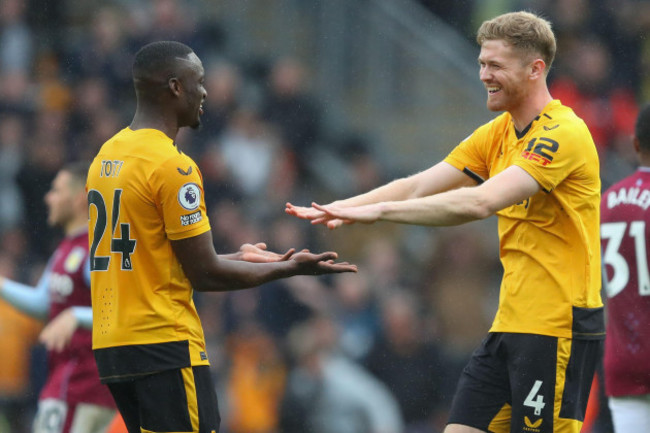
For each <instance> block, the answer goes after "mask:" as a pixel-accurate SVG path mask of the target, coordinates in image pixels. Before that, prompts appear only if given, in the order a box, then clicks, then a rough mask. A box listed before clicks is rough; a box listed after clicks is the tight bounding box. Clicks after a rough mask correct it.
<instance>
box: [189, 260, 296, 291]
mask: <svg viewBox="0 0 650 433" xmlns="http://www.w3.org/2000/svg"><path fill="white" fill-rule="evenodd" d="M295 274H296V272H295V265H294V264H293V263H292V262H290V261H284V262H273V263H250V262H245V261H239V260H228V259H224V256H219V264H218V269H217V268H212V269H211V270H209V269H206V270H204V271H202V272H198V273H197V274H196V275H193V276H190V275H188V277H189V278H190V281H191V282H192V286H193V287H194V289H196V290H198V291H201V292H229V291H233V290H241V289H247V288H250V287H256V286H259V285H261V284H264V283H267V282H269V281H273V280H277V279H279V278H284V277H290V276H293V275H295Z"/></svg>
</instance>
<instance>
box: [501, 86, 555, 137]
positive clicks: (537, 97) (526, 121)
mask: <svg viewBox="0 0 650 433" xmlns="http://www.w3.org/2000/svg"><path fill="white" fill-rule="evenodd" d="M552 100H553V97H552V96H551V94H550V93H549V91H548V88H547V87H546V86H544V88H543V89H540V90H538V91H537V92H535V93H534V94H532V95H530V96H529V97H528V99H526V101H525V102H524V103H522V104H520V105H519V106H518V107H516V108H515V109H513V110H508V111H509V112H510V115H511V116H512V120H513V122H514V124H515V128H516V129H517V131H523V130H524V129H525V128H526V127H527V126H528V125H530V123H531V122H532V121H533V120H535V118H536V117H537V116H538V115H539V113H541V112H542V110H543V109H544V107H546V105H548V103H549V102H551V101H552Z"/></svg>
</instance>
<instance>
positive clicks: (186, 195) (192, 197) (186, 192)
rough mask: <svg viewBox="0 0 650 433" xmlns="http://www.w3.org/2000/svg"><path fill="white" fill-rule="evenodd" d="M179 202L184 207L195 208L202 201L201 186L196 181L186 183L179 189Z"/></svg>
mask: <svg viewBox="0 0 650 433" xmlns="http://www.w3.org/2000/svg"><path fill="white" fill-rule="evenodd" d="M178 203H179V204H180V205H181V206H182V207H183V209H187V210H194V209H196V208H198V207H199V204H200V203H201V188H199V186H198V185H197V184H195V183H186V184H185V185H183V186H181V188H180V189H179V190H178Z"/></svg>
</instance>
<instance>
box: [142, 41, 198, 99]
mask: <svg viewBox="0 0 650 433" xmlns="http://www.w3.org/2000/svg"><path fill="white" fill-rule="evenodd" d="M193 52H194V51H193V50H192V49H191V48H190V47H188V46H187V45H185V44H182V43H180V42H175V41H159V42H153V43H151V44H148V45H145V46H144V47H142V48H141V49H140V50H139V51H138V52H137V53H136V55H135V60H134V62H133V82H134V84H135V87H136V90H143V89H142V87H143V86H146V85H148V84H164V83H166V82H167V80H168V79H169V78H172V77H175V76H177V75H178V71H177V68H178V64H179V60H187V58H188V56H189V55H190V54H192V53H193Z"/></svg>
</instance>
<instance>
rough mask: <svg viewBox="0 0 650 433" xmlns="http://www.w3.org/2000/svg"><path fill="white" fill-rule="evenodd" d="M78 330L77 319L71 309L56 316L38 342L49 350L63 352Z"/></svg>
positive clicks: (43, 331) (42, 332)
mask: <svg viewBox="0 0 650 433" xmlns="http://www.w3.org/2000/svg"><path fill="white" fill-rule="evenodd" d="M76 330H77V318H76V317H75V315H74V313H73V312H72V309H71V308H68V309H67V310H64V311H63V312H61V314H59V315H58V316H56V317H55V318H54V319H52V321H51V322H50V323H48V324H47V326H46V327H45V328H43V330H42V331H41V335H39V336H38V340H39V341H40V342H41V343H43V344H44V345H45V347H46V348H47V350H54V351H55V352H60V351H62V350H63V349H64V348H65V346H67V345H68V343H69V342H70V339H71V338H72V334H74V331H76Z"/></svg>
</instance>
